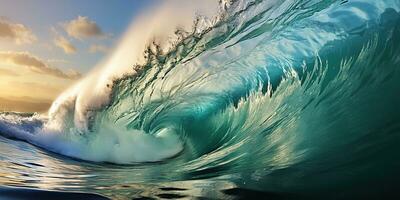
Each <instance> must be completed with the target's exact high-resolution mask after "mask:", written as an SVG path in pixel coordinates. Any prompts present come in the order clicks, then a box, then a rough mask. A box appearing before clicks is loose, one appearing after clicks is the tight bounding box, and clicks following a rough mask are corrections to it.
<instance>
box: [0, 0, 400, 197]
mask: <svg viewBox="0 0 400 200" xmlns="http://www.w3.org/2000/svg"><path fill="white" fill-rule="evenodd" d="M399 11H400V2H399V1H397V0H396V1H393V0H382V1H375V0H362V1H361V0H351V1H350V0H349V1H334V0H331V1H317V0H309V1H301V0H299V1H233V2H230V3H225V4H222V5H220V6H219V8H218V9H216V11H213V12H212V13H213V14H212V15H213V16H214V17H208V18H205V17H203V18H202V17H199V16H197V18H196V20H195V25H194V27H193V29H192V30H191V31H185V30H181V29H179V30H178V31H175V33H176V34H175V35H174V36H175V38H176V40H175V42H174V43H173V44H172V45H171V44H170V43H168V45H169V46H168V45H166V44H161V43H160V42H159V41H157V40H150V41H148V42H147V43H143V45H142V47H140V48H144V53H143V51H139V50H137V49H131V48H134V47H132V46H134V45H135V44H133V43H132V42H133V41H135V40H130V39H131V37H130V36H129V35H128V38H130V39H128V40H123V43H122V45H121V47H120V48H119V49H126V50H123V51H122V50H118V49H117V50H116V53H115V54H114V55H111V57H110V59H109V61H108V62H107V63H106V64H105V65H106V67H102V69H101V70H96V71H95V72H93V73H92V75H89V76H88V78H86V79H85V80H83V81H82V82H81V83H79V84H78V85H77V86H76V87H74V88H72V89H71V90H70V91H67V92H66V93H65V94H63V95H62V96H61V97H60V98H59V99H58V100H57V101H56V102H55V103H54V104H53V106H52V108H51V110H50V111H49V115H48V116H40V115H33V116H23V115H20V114H13V113H4V114H2V115H0V130H1V132H2V134H3V135H5V136H7V137H11V138H17V139H20V140H25V141H27V142H29V143H32V144H34V145H37V146H39V147H42V148H45V149H47V150H50V151H52V152H56V153H59V154H63V155H67V156H70V157H73V158H78V159H83V160H88V161H96V162H111V163H117V164H138V163H141V162H155V161H163V162H159V163H156V164H154V165H151V166H150V167H146V169H143V168H142V167H140V166H141V165H138V166H139V167H133V168H134V169H130V170H131V171H134V172H136V173H135V174H141V175H140V176H135V177H134V179H136V180H126V181H127V182H132V181H133V183H137V182H147V181H149V180H152V181H161V182H163V181H164V182H168V181H184V180H193V179H200V180H215V179H219V180H221V179H223V180H229V181H231V182H233V183H234V184H236V185H239V186H240V187H246V188H251V189H256V190H268V191H276V192H292V193H293V192H303V193H306V192H308V191H312V190H314V189H315V188H319V189H320V190H321V191H323V190H324V189H325V190H329V188H331V187H332V186H334V185H335V188H336V189H344V188H347V187H349V186H351V185H354V184H361V183H363V184H368V183H366V182H365V180H366V178H365V177H366V176H367V175H368V177H369V178H370V179H369V180H386V181H387V180H388V176H383V175H382V174H381V173H379V171H381V170H386V172H387V173H388V174H389V173H393V174H398V172H396V170H395V169H396V168H398V167H399V162H398V161H396V160H395V159H394V158H395V157H398V155H399V153H398V152H399V148H398V145H396V144H397V143H398V142H399V141H400V136H399V133H400V106H399V104H398V102H400V95H399V94H398V91H400V85H399V84H398V82H399V80H400V72H399V70H398V66H400V15H399ZM195 17H196V16H195ZM156 20H160V19H159V18H156ZM134 27H137V26H134ZM128 33H129V34H133V35H134V36H136V37H138V34H137V33H135V31H134V33H132V32H128ZM144 33H145V35H146V34H147V33H150V32H146V31H145V32H144ZM149 38H150V39H152V37H149ZM141 39H142V38H141ZM129 41H130V42H129ZM146 45H147V46H146ZM165 46H168V47H167V48H166V47H165ZM135 48H137V47H135ZM130 51H131V52H140V53H139V54H137V55H132V54H130V53H129V52H130ZM143 54H144V56H143V58H142V57H141V58H140V59H138V58H139V57H140V56H139V55H143ZM122 55H123V56H122ZM131 57H134V58H135V59H133V60H132V58H131ZM125 58H126V60H129V62H123V63H122V64H121V63H118V62H117V61H116V60H120V59H123V60H124V59H125ZM118 64H121V65H122V67H119V66H118ZM132 66H133V69H132ZM113 68H118V70H115V71H118V73H116V72H115V71H113ZM120 68H121V69H122V70H120ZM110 74H112V75H110ZM94 83H96V84H94ZM93 84H94V86H93ZM125 170H127V169H125V168H124V169H123V170H122V171H125ZM155 172H157V173H158V174H164V173H165V174H168V175H165V176H164V175H160V176H159V178H156V180H154V177H153V178H152V177H151V176H150V175H154V173H155ZM126 173H128V171H127V172H126ZM147 175H149V176H147ZM110 177H111V175H110ZM129 177H131V176H129ZM310 177H312V178H310ZM326 180H329V181H326ZM378 182H379V181H378ZM114 184H115V183H114ZM360 188H361V186H360ZM353 189H354V188H353Z"/></svg>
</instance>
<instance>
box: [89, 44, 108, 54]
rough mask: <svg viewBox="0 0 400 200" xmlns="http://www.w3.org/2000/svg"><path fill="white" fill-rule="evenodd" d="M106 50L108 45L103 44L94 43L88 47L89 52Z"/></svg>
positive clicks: (103, 51)
mask: <svg viewBox="0 0 400 200" xmlns="http://www.w3.org/2000/svg"><path fill="white" fill-rule="evenodd" d="M108 51H109V49H108V47H106V46H104V45H97V44H94V45H92V46H90V48H89V53H97V52H101V53H107V52H108Z"/></svg>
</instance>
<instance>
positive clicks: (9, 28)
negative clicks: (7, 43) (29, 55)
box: [0, 17, 37, 44]
mask: <svg viewBox="0 0 400 200" xmlns="http://www.w3.org/2000/svg"><path fill="white" fill-rule="evenodd" d="M0 38H5V39H9V40H13V41H14V42H15V43H16V44H30V43H33V42H35V41H36V40H37V38H36V36H35V35H34V34H33V33H32V31H31V30H30V29H29V28H27V27H26V26H24V25H23V24H17V23H13V22H11V21H9V20H7V19H6V18H2V17H1V18H0Z"/></svg>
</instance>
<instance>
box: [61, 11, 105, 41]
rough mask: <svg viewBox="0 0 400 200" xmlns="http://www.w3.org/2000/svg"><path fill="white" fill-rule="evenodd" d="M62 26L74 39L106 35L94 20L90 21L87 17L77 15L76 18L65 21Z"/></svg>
mask: <svg viewBox="0 0 400 200" xmlns="http://www.w3.org/2000/svg"><path fill="white" fill-rule="evenodd" d="M63 27H64V29H65V31H66V32H67V33H68V35H69V36H71V37H74V38H76V39H85V38H103V37H105V36H106V34H105V33H104V32H103V31H102V30H101V28H100V27H99V26H98V25H97V24H96V22H94V21H91V20H90V19H89V18H88V17H82V16H78V18H76V19H73V20H71V21H69V22H67V23H65V24H64V26H63Z"/></svg>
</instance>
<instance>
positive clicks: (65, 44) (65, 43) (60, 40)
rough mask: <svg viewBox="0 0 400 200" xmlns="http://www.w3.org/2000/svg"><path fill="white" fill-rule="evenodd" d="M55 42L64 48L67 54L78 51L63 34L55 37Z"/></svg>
mask: <svg viewBox="0 0 400 200" xmlns="http://www.w3.org/2000/svg"><path fill="white" fill-rule="evenodd" d="M54 44H55V45H56V46H57V47H60V48H61V49H63V50H64V52H65V53H66V54H73V53H76V48H75V46H74V45H73V44H72V43H71V42H70V41H68V40H67V39H66V38H65V37H63V36H58V37H57V38H56V39H54Z"/></svg>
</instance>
